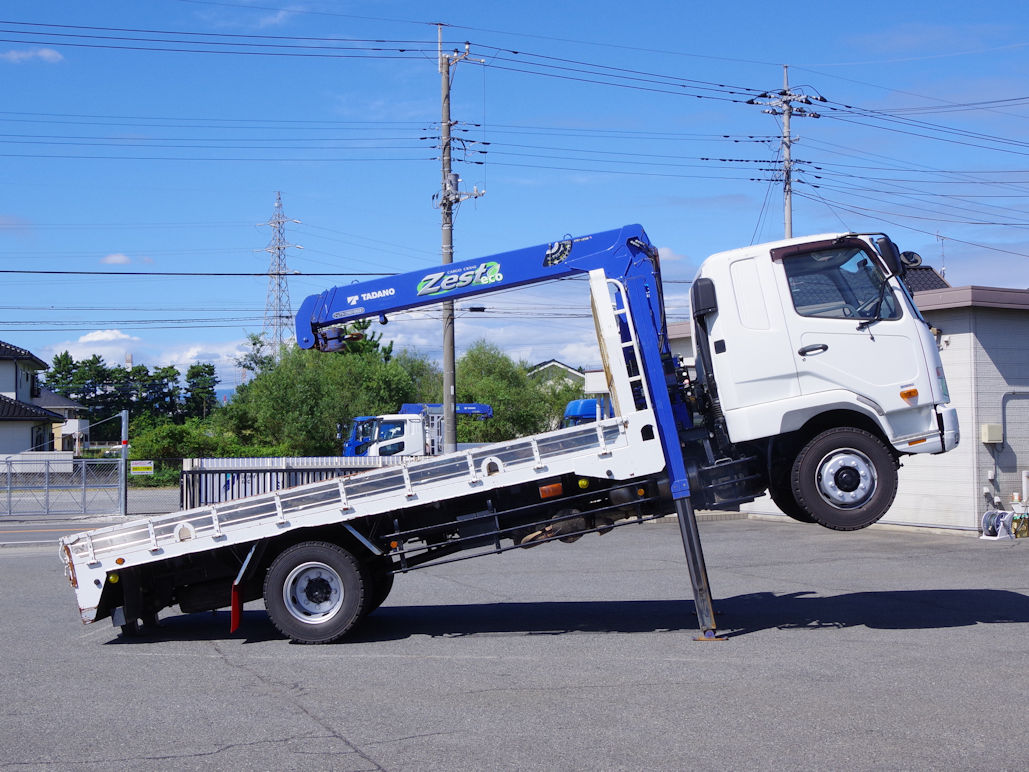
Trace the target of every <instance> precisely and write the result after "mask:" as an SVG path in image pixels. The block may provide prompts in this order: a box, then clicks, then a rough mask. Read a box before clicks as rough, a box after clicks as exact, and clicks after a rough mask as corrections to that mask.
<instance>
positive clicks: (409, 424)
mask: <svg viewBox="0 0 1029 772" xmlns="http://www.w3.org/2000/svg"><path fill="white" fill-rule="evenodd" d="M455 414H456V415H458V416H462V415H465V416H475V417H476V418H478V419H480V420H484V419H486V418H492V417H493V408H491V407H490V406H489V405H484V404H482V403H479V402H459V403H458V404H457V405H456V409H455ZM341 433H342V432H341ZM442 452H443V405H438V404H432V403H422V402H407V403H404V404H403V405H401V406H400V412H399V413H390V414H386V415H375V416H368V415H362V416H356V417H355V418H354V419H353V421H351V423H350V433H349V434H348V436H347V438H346V440H344V442H343V456H345V457H347V458H351V457H354V458H359V457H368V458H374V457H384V456H435V455H438V454H439V453H442Z"/></svg>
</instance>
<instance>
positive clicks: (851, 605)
mask: <svg viewBox="0 0 1029 772" xmlns="http://www.w3.org/2000/svg"><path fill="white" fill-rule="evenodd" d="M701 535H702V538H703V543H704V547H705V550H706V557H707V565H708V571H709V574H710V578H711V584H712V589H713V591H714V596H715V602H716V611H717V613H718V621H719V626H720V628H721V630H722V632H723V633H724V635H725V636H726V640H725V641H722V642H697V641H694V640H693V636H695V635H696V634H697V626H696V617H695V615H694V612H693V605H692V602H691V600H690V589H689V587H690V584H689V578H688V575H687V573H686V568H685V562H684V558H683V553H682V543H681V540H680V537H679V532H678V528H677V527H676V524H675V522H674V519H673V518H666V520H665V521H659V522H658V523H656V524H648V525H640V526H632V527H626V528H621V529H617V530H616V531H614V532H613V533H611V534H608V535H605V536H603V537H598V536H590V537H586V538H583V539H582V540H581V541H579V542H578V543H576V544H574V545H564V544H550V545H545V546H540V547H538V548H535V549H531V550H526V551H521V550H515V551H513V552H511V553H507V554H505V555H503V556H491V557H485V558H480V559H476V560H470V561H464V562H459V563H454V564H450V565H447V566H443V567H439V568H433V569H428V570H425V571H418V572H414V573H411V574H409V575H404V576H399V577H398V578H397V582H396V586H395V588H394V590H393V594H392V595H391V596H390V598H389V599H388V600H387V601H386V604H385V605H384V606H383V607H382V608H381V609H380V610H379V611H377V612H376V613H375V614H373V615H372V616H371V617H370V618H369V619H368V620H367V621H366V622H365V624H364V625H363V626H362V627H361V628H359V630H358V631H357V634H356V635H355V636H354V637H353V638H352V639H351V640H350V641H349V642H346V643H341V644H336V645H330V646H298V645H292V644H290V643H288V642H287V641H285V640H282V639H281V638H279V637H278V636H277V634H276V632H275V630H274V628H273V627H272V626H271V624H270V623H269V622H268V621H267V619H266V618H265V615H264V612H263V610H262V609H261V607H260V604H259V603H252V604H248V606H247V610H246V612H245V614H244V621H243V625H242V627H241V629H240V631H239V632H238V633H236V634H232V635H230V634H229V632H228V613H227V612H216V613H206V614H195V615H190V616H184V615H177V614H176V613H174V612H172V611H166V612H164V614H163V615H162V628H161V629H160V630H159V631H157V633H156V634H154V635H150V636H145V637H142V638H139V639H136V640H125V639H122V638H119V636H118V631H117V629H116V628H113V627H111V626H110V624H109V621H108V620H104V621H102V622H98V623H96V624H94V625H90V626H82V625H81V624H80V622H79V621H78V614H77V609H76V607H75V601H74V595H73V593H72V591H71V588H70V587H69V586H68V584H67V581H66V580H65V579H64V576H63V574H62V568H61V565H60V563H59V561H58V559H57V549H56V543H55V544H54V545H53V546H52V547H49V546H48V547H46V548H43V547H40V546H35V545H23V546H16V547H6V548H3V549H0V619H2V622H3V624H2V627H0V645H2V652H3V655H2V657H0V676H2V678H3V693H4V707H3V710H2V711H0V746H2V747H3V749H4V751H3V760H2V764H3V766H4V767H5V768H6V769H12V770H36V769H39V770H43V769H48V770H49V769H82V770H91V769H98V770H99V769H107V768H111V767H118V768H122V769H130V770H136V769H144V770H151V769H153V770H157V769H161V770H167V769H226V768H228V769H242V768H247V769H265V770H292V769H297V770H301V769H333V770H448V771H451V770H484V769H519V770H536V769H540V770H542V769H547V770H579V769H589V770H642V769H647V770H683V769H705V770H706V769H720V770H721V769H726V768H736V769H810V770H815V769H817V770H825V769H927V768H939V769H944V768H946V769H1024V768H1025V767H1026V765H1027V762H1029V742H1027V740H1026V733H1025V729H1024V720H1025V708H1026V695H1027V693H1029V646H1027V643H1026V641H1027V640H1029V635H1027V633H1029V570H1027V566H1029V544H1027V542H1029V540H1020V541H1015V542H1006V543H999V542H993V543H989V542H984V541H979V540H977V539H974V538H971V537H969V536H958V535H938V534H933V533H926V532H913V531H897V530H889V529H886V528H872V529H868V530H865V531H859V532H855V533H835V532H830V531H827V530H825V529H822V528H819V527H817V526H804V525H800V524H794V523H780V522H767V521H755V520H732V521H721V522H702V523H701Z"/></svg>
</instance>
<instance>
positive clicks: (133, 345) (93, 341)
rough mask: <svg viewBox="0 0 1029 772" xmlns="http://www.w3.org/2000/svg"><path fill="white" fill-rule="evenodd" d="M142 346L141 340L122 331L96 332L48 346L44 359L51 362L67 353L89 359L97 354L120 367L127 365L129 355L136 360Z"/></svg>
mask: <svg viewBox="0 0 1029 772" xmlns="http://www.w3.org/2000/svg"><path fill="white" fill-rule="evenodd" d="M141 345H142V339H141V338H137V337H135V336H133V335H128V334H127V333H124V332H122V331H121V330H94V331H93V332H88V333H86V334H85V335H83V336H81V337H80V338H78V339H76V340H68V341H64V342H62V343H54V344H53V345H51V346H47V347H46V348H45V349H44V351H45V353H46V357H44V359H45V361H49V360H50V359H52V358H53V357H54V356H55V355H56V354H60V353H61V352H62V351H67V352H68V353H69V354H71V355H72V357H73V358H74V359H76V360H82V359H89V358H90V357H92V356H93V355H94V354H96V355H98V356H100V357H101V358H102V359H103V360H104V361H105V362H106V363H107V364H108V365H120V364H124V363H125V359H126V357H128V356H129V355H132V356H133V357H134V358H136V355H137V352H138V350H139V348H140V346H141Z"/></svg>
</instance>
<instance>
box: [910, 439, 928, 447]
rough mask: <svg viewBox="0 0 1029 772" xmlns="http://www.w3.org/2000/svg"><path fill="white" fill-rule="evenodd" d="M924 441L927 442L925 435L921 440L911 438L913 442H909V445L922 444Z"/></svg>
mask: <svg viewBox="0 0 1029 772" xmlns="http://www.w3.org/2000/svg"><path fill="white" fill-rule="evenodd" d="M923 442H925V437H923V438H922V439H920V440H911V442H909V443H908V445H909V446H910V445H921V444H922V443H923Z"/></svg>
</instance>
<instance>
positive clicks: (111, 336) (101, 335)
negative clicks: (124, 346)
mask: <svg viewBox="0 0 1029 772" xmlns="http://www.w3.org/2000/svg"><path fill="white" fill-rule="evenodd" d="M115 340H140V338H137V337H134V336H132V335H128V334H127V333H124V332H122V331H121V330H96V331H94V332H87V333H86V334H85V335H83V336H82V337H81V338H79V341H78V342H79V343H96V342H101V341H102V342H104V343H110V342H111V341H115Z"/></svg>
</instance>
